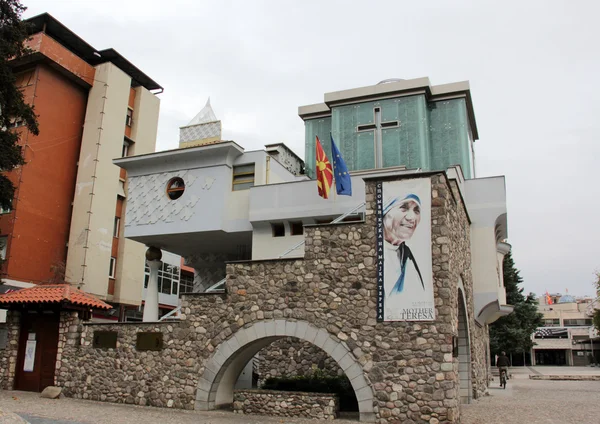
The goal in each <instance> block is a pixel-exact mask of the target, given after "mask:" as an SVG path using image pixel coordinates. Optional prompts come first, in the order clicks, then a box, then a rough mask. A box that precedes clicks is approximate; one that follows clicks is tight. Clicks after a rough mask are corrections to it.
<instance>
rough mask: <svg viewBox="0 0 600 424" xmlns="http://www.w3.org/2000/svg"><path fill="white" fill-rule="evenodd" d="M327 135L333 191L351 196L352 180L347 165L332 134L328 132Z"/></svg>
mask: <svg viewBox="0 0 600 424" xmlns="http://www.w3.org/2000/svg"><path fill="white" fill-rule="evenodd" d="M329 136H330V137H331V156H333V158H332V162H333V175H334V177H335V191H337V194H339V195H344V196H352V181H351V179H350V174H349V173H348V167H347V166H346V162H344V158H342V155H341V153H340V151H339V150H338V148H337V146H336V145H335V142H334V141H333V136H332V135H331V134H329Z"/></svg>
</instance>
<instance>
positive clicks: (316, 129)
mask: <svg viewBox="0 0 600 424" xmlns="http://www.w3.org/2000/svg"><path fill="white" fill-rule="evenodd" d="M304 129H305V131H304V137H305V139H304V146H305V149H304V164H305V167H306V175H307V176H308V177H309V178H312V179H315V178H316V174H315V155H316V139H315V136H318V137H319V140H321V144H322V145H323V149H324V150H325V154H327V157H328V158H331V142H330V141H329V132H330V131H331V117H327V118H317V119H310V120H308V121H305V122H304Z"/></svg>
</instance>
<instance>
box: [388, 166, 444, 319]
mask: <svg viewBox="0 0 600 424" xmlns="http://www.w3.org/2000/svg"><path fill="white" fill-rule="evenodd" d="M376 196H377V227H376V232H377V248H376V252H377V291H378V293H377V320H378V321H433V320H434V319H435V304H434V299H433V271H432V258H431V180H430V179H429V178H419V179H411V180H401V181H390V182H380V183H377V189H376Z"/></svg>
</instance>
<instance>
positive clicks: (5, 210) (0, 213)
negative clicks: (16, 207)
mask: <svg viewBox="0 0 600 424" xmlns="http://www.w3.org/2000/svg"><path fill="white" fill-rule="evenodd" d="M11 203H12V201H11ZM11 210H12V208H11V207H10V206H9V207H8V208H6V209H5V208H3V207H1V206H0V215H4V214H5V213H10V211H11Z"/></svg>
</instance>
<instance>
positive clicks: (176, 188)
mask: <svg viewBox="0 0 600 424" xmlns="http://www.w3.org/2000/svg"><path fill="white" fill-rule="evenodd" d="M184 191H185V183H184V182H183V180H182V179H181V178H179V177H175V178H171V179H170V180H169V182H168V183H167V196H169V199H171V200H177V199H179V198H180V197H181V196H183V192H184Z"/></svg>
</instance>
